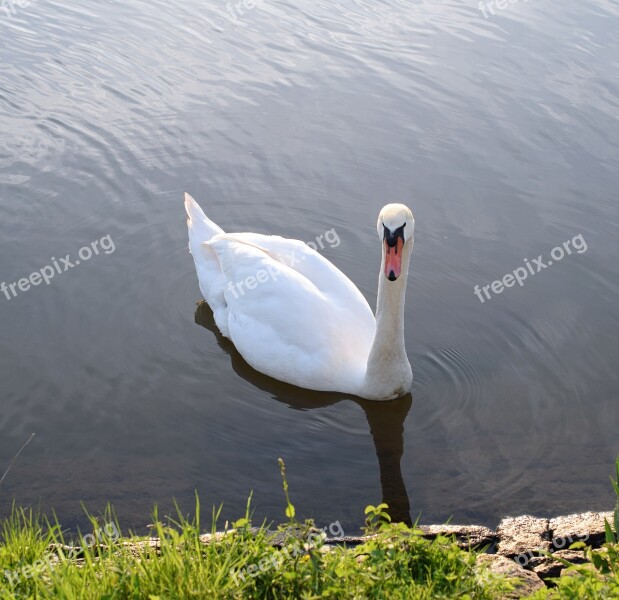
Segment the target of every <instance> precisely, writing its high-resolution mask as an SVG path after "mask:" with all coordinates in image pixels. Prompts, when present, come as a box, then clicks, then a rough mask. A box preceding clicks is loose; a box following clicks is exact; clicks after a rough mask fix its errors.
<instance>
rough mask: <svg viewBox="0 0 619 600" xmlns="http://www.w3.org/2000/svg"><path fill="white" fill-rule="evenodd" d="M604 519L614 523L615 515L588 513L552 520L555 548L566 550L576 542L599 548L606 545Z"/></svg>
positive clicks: (551, 526)
mask: <svg viewBox="0 0 619 600" xmlns="http://www.w3.org/2000/svg"><path fill="white" fill-rule="evenodd" d="M604 519H608V521H609V523H612V519H613V513H612V512H604V513H595V512H586V513H579V514H574V515H567V516H564V517H557V518H556V519H551V520H550V523H549V529H550V533H551V535H552V545H553V548H556V549H558V550H566V549H568V548H569V547H570V545H571V544H573V543H574V542H578V541H582V542H585V543H586V544H587V546H593V547H597V546H600V545H601V544H603V543H604V539H605V537H606V536H605V532H604Z"/></svg>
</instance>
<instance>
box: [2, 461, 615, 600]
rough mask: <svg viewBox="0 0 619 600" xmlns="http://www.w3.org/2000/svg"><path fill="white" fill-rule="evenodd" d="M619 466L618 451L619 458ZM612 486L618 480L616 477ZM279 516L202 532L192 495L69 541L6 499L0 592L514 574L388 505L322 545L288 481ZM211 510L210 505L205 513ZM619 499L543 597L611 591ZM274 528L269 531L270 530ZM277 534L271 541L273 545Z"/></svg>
mask: <svg viewBox="0 0 619 600" xmlns="http://www.w3.org/2000/svg"><path fill="white" fill-rule="evenodd" d="M617 477H618V478H619V459H618V461H617ZM614 485H615V489H616V491H617V496H618V498H619V487H617V483H616V482H614ZM284 486H285V492H286V501H287V506H286V509H285V513H286V518H287V519H288V522H287V523H286V524H285V525H283V526H281V527H280V528H279V529H278V531H277V532H273V531H269V530H268V529H267V528H266V527H265V526H264V525H263V526H261V527H257V528H255V527H252V524H251V521H250V510H249V508H248V510H247V513H246V514H245V516H244V517H242V518H241V519H239V521H237V522H236V523H233V524H230V525H227V524H222V527H221V530H222V531H224V535H215V529H216V527H214V529H213V532H212V535H211V536H205V535H204V534H203V531H202V528H201V525H200V506H199V503H198V502H196V509H195V514H194V515H193V516H192V517H191V518H185V517H182V516H179V517H178V518H177V519H176V520H175V521H174V522H168V523H166V524H165V525H164V524H163V523H162V522H161V521H160V520H159V519H158V518H157V515H155V518H154V521H155V522H154V530H153V536H154V537H156V538H157V540H155V541H153V540H152V539H150V538H137V537H133V538H122V537H120V536H119V532H120V528H119V527H118V524H117V523H116V521H115V520H114V519H113V515H112V513H111V511H109V512H108V513H107V514H105V515H103V516H102V517H101V518H100V519H92V531H91V532H89V533H88V534H87V535H83V536H81V544H80V546H79V547H75V546H72V545H71V544H70V542H69V540H68V539H66V538H65V536H64V534H63V532H62V530H61V528H60V527H59V526H58V525H57V524H50V523H48V522H45V521H44V520H42V519H40V518H38V517H37V516H36V515H34V514H33V513H32V512H30V511H25V510H19V509H15V510H14V511H13V514H12V516H11V517H10V518H8V519H7V520H5V521H4V522H3V523H2V526H1V530H0V599H5V598H6V599H8V598H110V599H111V598H135V599H138V598H145V599H150V600H156V599H159V598H160V599H162V600H163V599H164V598H166V599H167V598H192V597H194V598H273V599H275V598H277V599H279V598H347V599H348V598H360V599H362V598H363V599H365V598H419V599H426V598H427V599H431V598H469V599H473V598H475V599H486V598H487V599H491V598H501V597H504V596H505V595H506V594H508V593H509V592H510V590H513V589H514V588H515V584H516V583H517V582H514V581H511V580H509V579H506V578H505V577H503V576H499V575H495V574H494V573H492V572H490V571H489V570H488V569H487V567H486V566H484V565H478V564H477V562H476V553H475V552H472V551H471V552H467V551H464V550H461V549H460V548H459V547H458V545H457V544H456V543H455V541H454V540H452V539H448V538H445V537H438V538H436V539H434V540H428V539H426V538H424V537H423V534H422V532H420V531H418V530H416V529H414V528H413V529H411V528H408V527H406V526H405V525H402V524H390V523H389V522H388V517H387V516H386V514H385V505H381V506H378V507H368V509H367V514H366V517H367V521H366V527H367V532H368V533H371V534H373V536H372V538H371V539H369V540H367V541H366V542H365V543H363V544H361V545H358V546H356V547H348V548H347V547H344V546H343V545H342V546H336V547H332V546H325V545H324V540H323V538H324V536H323V535H322V533H321V532H320V531H318V530H315V529H313V528H312V524H311V523H309V522H308V523H304V524H299V523H297V522H296V521H295V516H294V515H295V511H294V507H293V505H292V504H291V502H290V500H289V498H288V493H287V486H286V484H285V478H284ZM213 516H214V519H213V521H214V522H216V521H217V518H216V517H217V515H216V514H215V515H213ZM618 533H619V511H618V512H617V513H616V515H615V522H614V523H613V524H610V523H609V524H608V527H607V543H606V544H605V546H604V547H603V548H601V549H598V550H588V552H589V553H590V557H591V559H592V564H591V565H587V566H581V567H573V568H572V569H570V570H568V572H569V574H568V575H567V576H563V577H561V578H560V580H559V581H558V587H556V588H554V589H550V590H543V591H541V592H539V593H537V594H536V595H535V598H536V599H541V598H548V597H550V598H592V599H593V598H595V599H598V598H617V597H619V545H618V544H617V541H618V540H617V534H618ZM275 536H277V539H275ZM274 544H276V545H274Z"/></svg>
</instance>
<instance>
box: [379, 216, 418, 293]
mask: <svg viewBox="0 0 619 600" xmlns="http://www.w3.org/2000/svg"><path fill="white" fill-rule="evenodd" d="M377 229H378V237H379V238H380V239H381V240H382V243H383V254H384V256H385V261H384V262H385V277H387V279H389V281H395V280H396V279H397V278H398V277H399V276H400V274H401V272H402V257H403V255H404V252H405V249H408V248H409V247H410V246H412V243H413V234H414V232H415V217H413V213H412V211H411V209H410V208H408V206H404V204H387V206H384V207H383V209H382V210H381V211H380V214H379V215H378V223H377Z"/></svg>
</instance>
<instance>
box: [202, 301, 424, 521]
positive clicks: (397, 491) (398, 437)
mask: <svg viewBox="0 0 619 600" xmlns="http://www.w3.org/2000/svg"><path fill="white" fill-rule="evenodd" d="M195 321H196V323H197V324H198V325H201V326H202V327H204V328H206V329H208V330H209V331H211V332H212V333H214V334H215V336H216V338H217V343H218V344H219V346H220V347H221V348H222V349H223V350H224V351H225V352H226V353H227V354H228V355H229V356H230V358H231V360H232V368H233V369H234V371H235V372H236V373H237V374H238V375H239V376H240V377H242V378H243V379H245V380H246V381H249V382H250V383H251V384H252V385H255V386H256V387H258V388H260V389H261V390H263V391H265V392H268V393H269V394H271V395H272V396H273V398H274V399H275V400H277V401H279V402H284V403H286V404H288V406H290V407H291V408H293V409H296V410H312V409H315V408H324V407H326V406H332V405H334V404H337V403H338V402H341V401H342V400H350V401H352V402H355V403H356V404H357V405H359V406H360V407H361V409H362V410H363V412H364V413H365V416H366V419H367V421H368V425H369V427H370V433H371V435H372V440H373V441H374V448H375V449H376V456H377V457H378V465H379V469H380V483H381V488H382V494H383V502H385V503H386V504H388V505H389V514H390V515H391V518H392V520H393V521H397V522H402V523H407V524H409V525H410V524H411V517H410V501H409V499H408V493H407V491H406V486H405V485H404V479H403V478H402V468H401V459H402V453H403V450H404V421H405V420H406V417H407V416H408V413H409V412H410V409H411V406H412V403H413V397H412V395H411V394H407V395H406V396H404V397H403V398H400V399H399V400H393V401H390V402H371V401H369V400H363V399H361V398H356V397H354V396H347V395H346V394H336V393H329V392H315V391H311V390H306V389H303V388H299V387H296V386H293V385H290V384H287V383H283V382H281V381H278V380H276V379H273V378H272V377H269V376H268V375H264V374H263V373H260V372H258V371H256V370H255V369H254V368H253V367H251V366H250V365H249V364H248V363H247V362H246V361H245V359H244V358H243V357H242V356H241V355H240V353H239V352H238V350H237V349H236V348H235V347H234V344H233V343H232V342H231V341H230V340H228V339H227V338H224V337H223V336H222V335H221V333H220V331H219V329H218V328H217V326H216V325H215V321H214V319H213V312H212V311H211V309H210V307H209V306H208V304H207V303H206V302H204V301H202V302H200V303H198V306H197V308H196V314H195Z"/></svg>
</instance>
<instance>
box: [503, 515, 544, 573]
mask: <svg viewBox="0 0 619 600" xmlns="http://www.w3.org/2000/svg"><path fill="white" fill-rule="evenodd" d="M497 534H498V536H499V545H498V547H497V552H498V554H502V555H503V556H510V557H514V556H516V557H519V558H520V560H519V562H520V564H521V566H525V564H523V563H525V562H526V563H528V561H529V560H530V559H531V558H532V557H533V556H536V555H538V554H539V553H540V552H543V551H547V550H550V533H549V531H548V519H538V518H536V517H531V516H529V515H525V516H522V517H515V518H507V519H503V520H502V521H501V523H500V524H499V526H498V527H497Z"/></svg>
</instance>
